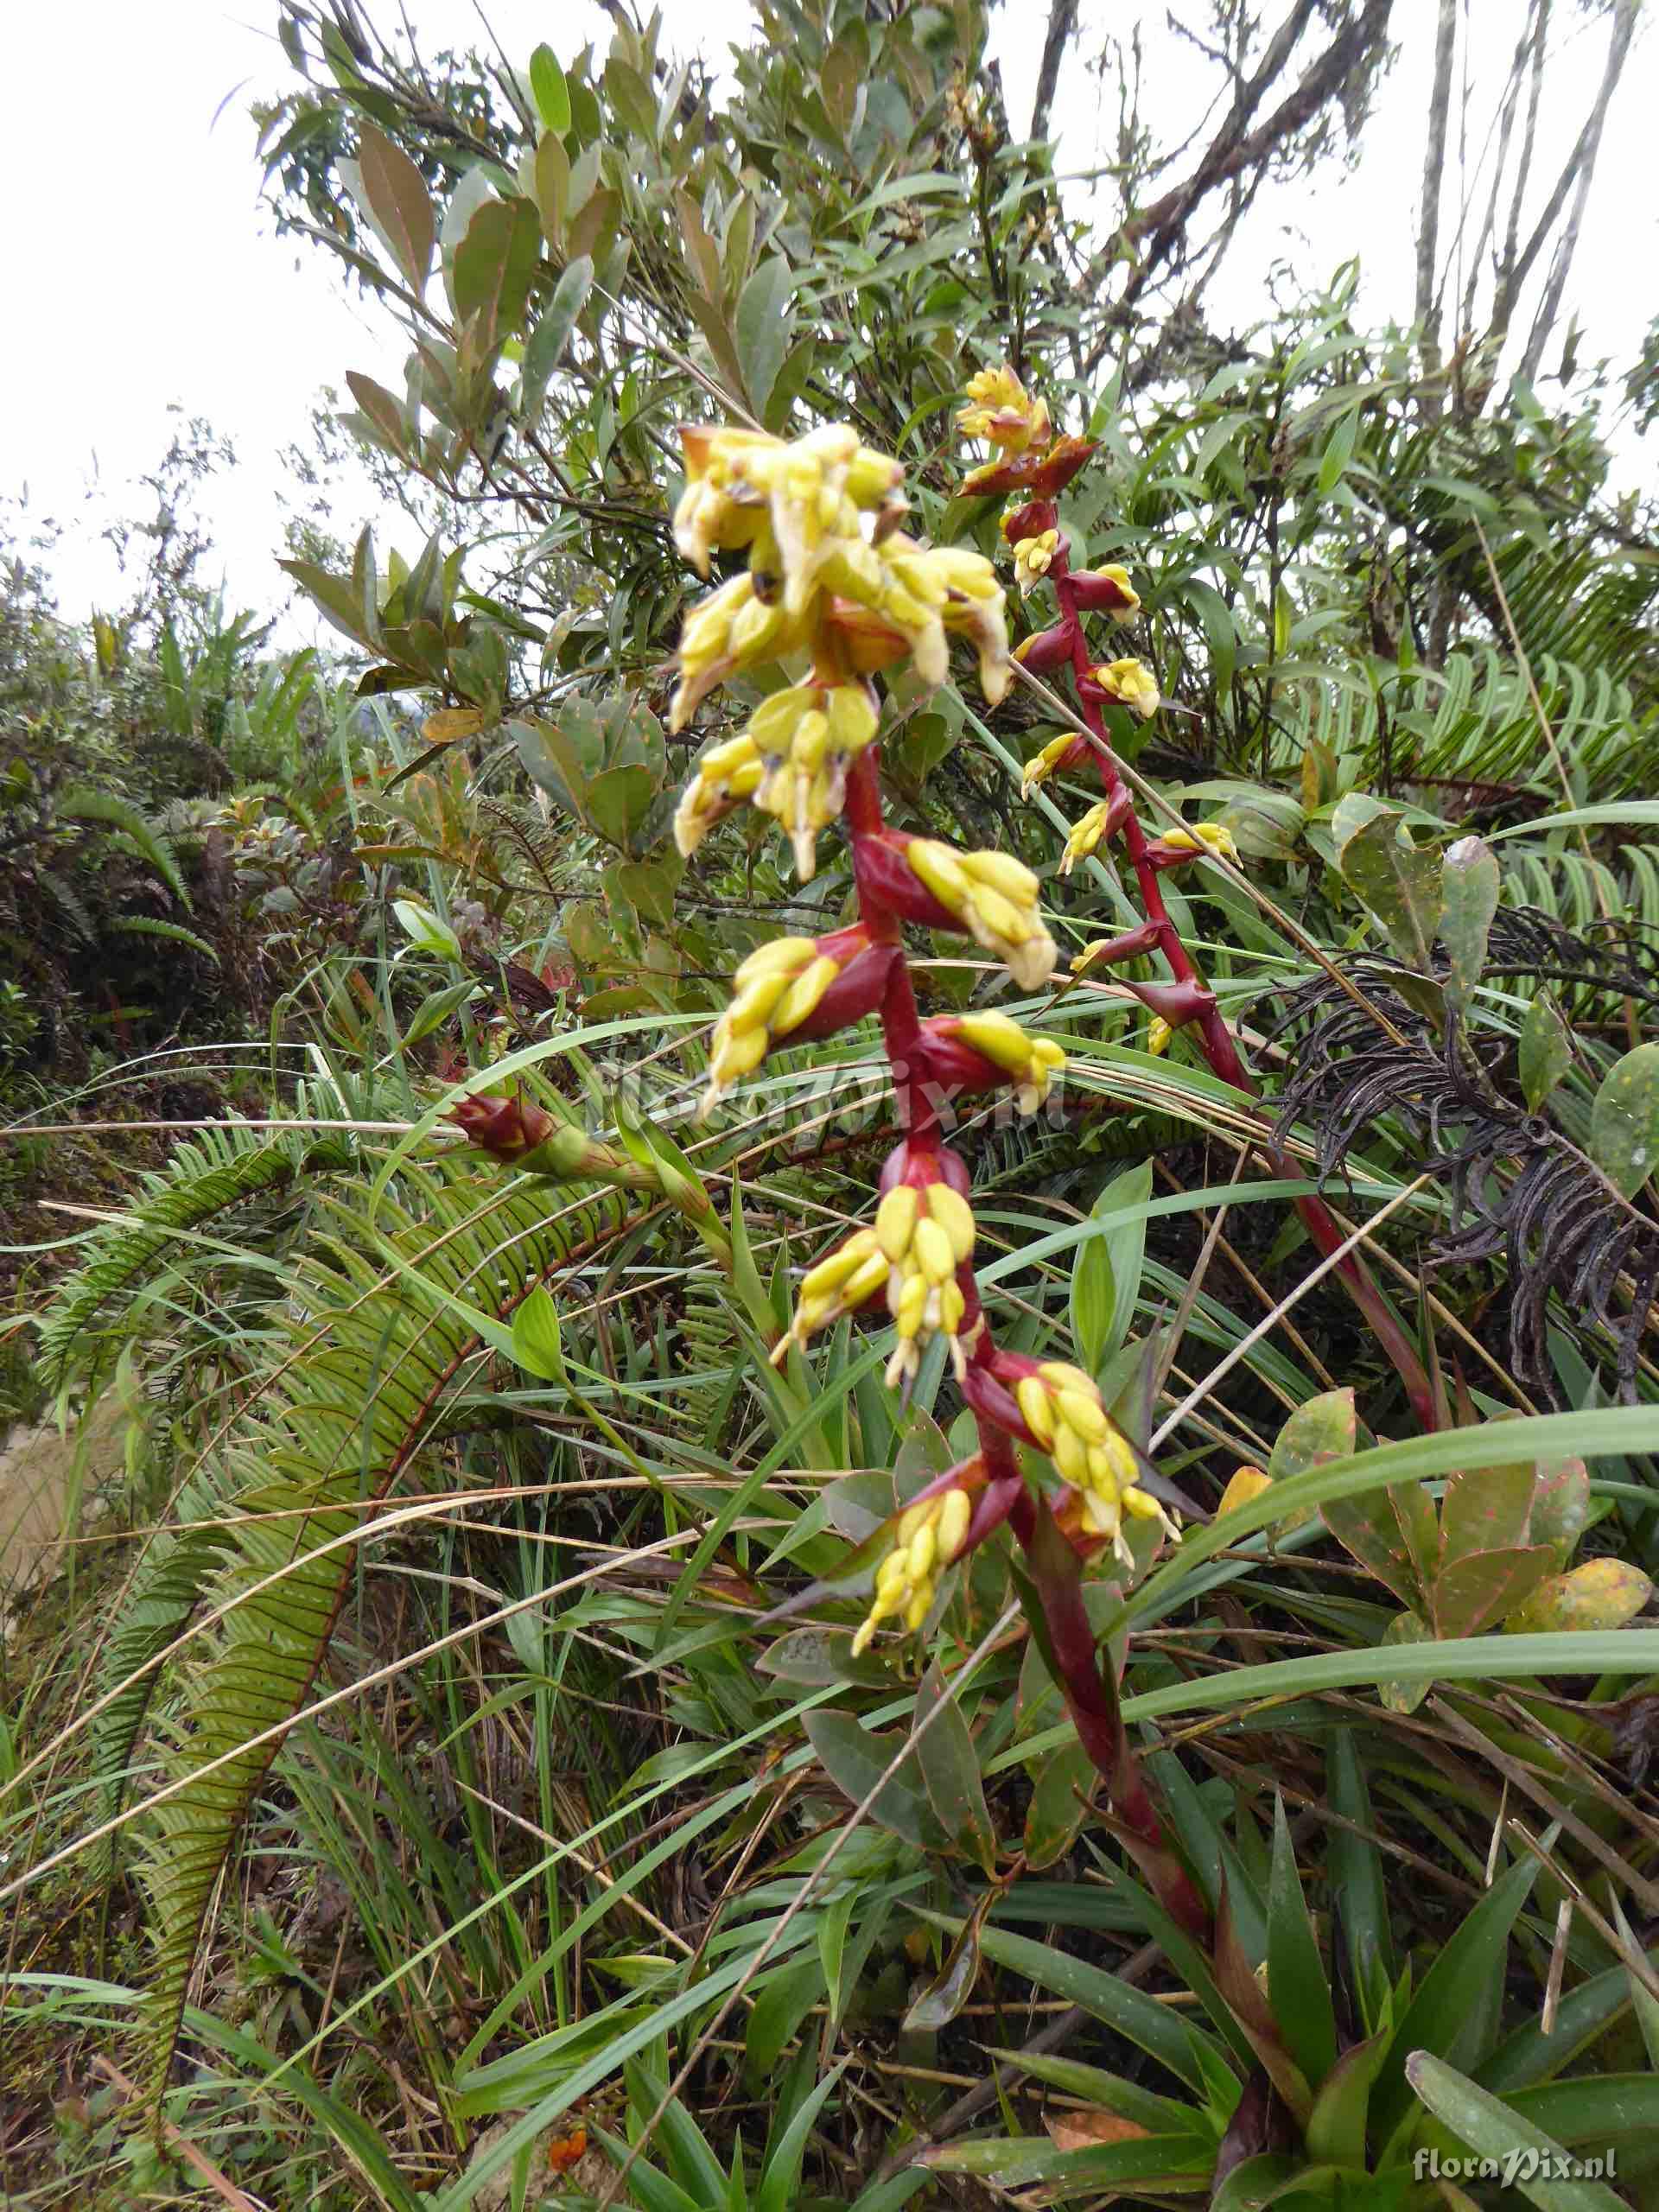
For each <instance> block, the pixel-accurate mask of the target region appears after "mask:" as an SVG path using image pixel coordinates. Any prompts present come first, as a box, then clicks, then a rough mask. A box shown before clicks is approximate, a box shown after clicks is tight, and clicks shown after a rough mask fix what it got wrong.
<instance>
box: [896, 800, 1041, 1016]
mask: <svg viewBox="0 0 1659 2212" xmlns="http://www.w3.org/2000/svg"><path fill="white" fill-rule="evenodd" d="M905 858H906V861H908V863H909V865H910V868H911V871H912V874H914V875H915V876H916V877H917V878H918V880H919V881H920V882H921V883H922V885H923V886H924V887H925V889H926V890H927V891H929V892H930V893H931V894H932V896H933V897H934V898H935V899H937V900H938V903H939V905H940V906H942V907H944V910H945V912H946V913H947V914H949V915H950V916H952V917H954V918H955V919H956V920H957V921H958V922H960V923H961V924H962V925H963V927H964V928H965V929H966V930H967V931H968V932H969V935H970V936H971V937H972V938H974V940H975V942H976V944H982V945H983V946H984V948H985V950H986V951H987V952H990V953H994V954H995V956H996V957H997V958H998V959H999V960H1000V961H1001V963H1003V965H1004V966H1005V967H1006V968H1007V971H1008V973H1009V974H1010V975H1011V976H1013V977H1014V981H1015V982H1017V983H1019V984H1020V986H1021V987H1022V988H1024V989H1026V990H1027V991H1034V990H1036V989H1037V988H1039V986H1040V985H1042V984H1044V983H1046V982H1047V981H1048V979H1049V977H1050V976H1052V974H1053V972H1054V963H1055V961H1056V960H1057V959H1058V953H1057V952H1056V950H1055V948H1054V940H1053V938H1052V937H1050V935H1049V934H1048V931H1046V929H1045V928H1044V927H1043V924H1042V918H1041V916H1040V913H1039V907H1038V891H1039V885H1038V881H1037V878H1036V877H1035V876H1034V875H1033V874H1032V872H1031V870H1030V869H1029V868H1027V867H1026V865H1025V863H1024V862H1023V861H1017V860H1015V859H1014V857H1013V856H1012V855H1010V854H1007V853H959V852H957V851H956V850H955V849H954V848H953V847H951V846H950V845H946V844H943V843H941V842H939V841H938V839H937V838H933V837H912V839H911V841H910V842H909V843H908V844H907V845H906V847H905Z"/></svg>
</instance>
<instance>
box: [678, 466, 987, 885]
mask: <svg viewBox="0 0 1659 2212" xmlns="http://www.w3.org/2000/svg"><path fill="white" fill-rule="evenodd" d="M680 435H681V440H682V443H683V448H684V454H685V471H686V486H685V491H684V493H683V495H682V497H681V499H680V503H679V505H678V506H677V509H676V511H675V516H674V540H675V543H676V544H677V546H678V548H679V550H680V551H681V552H682V553H683V555H684V556H685V557H686V559H687V560H688V561H690V563H691V564H692V566H693V567H694V568H696V569H697V570H698V571H699V573H700V574H702V575H705V576H706V575H708V574H709V562H710V557H711V556H712V555H713V554H714V553H715V551H717V550H718V551H722V552H728V553H731V552H742V553H744V554H747V558H748V564H749V565H748V569H747V574H745V575H740V576H734V577H733V578H732V579H731V581H730V582H727V583H724V584H722V585H721V587H720V588H719V589H718V590H717V591H715V592H713V593H711V594H710V595H709V598H707V599H706V600H703V601H702V602H701V603H700V604H699V605H698V606H696V607H693V608H692V610H691V612H690V613H689V614H688V615H687V617H686V620H685V625H684V627H683V631H682V632H681V637H680V652H679V661H680V681H679V684H678V688H677V690H676V691H675V694H674V697H673V701H672V702H671V708H670V714H669V725H670V728H671V729H673V730H680V729H683V728H685V726H686V724H687V723H688V722H689V721H690V719H691V716H692V715H693V714H694V713H695V712H696V709H697V707H698V706H699V704H700V703H701V702H702V700H703V699H705V698H706V697H707V696H708V695H709V692H711V691H712V690H715V687H716V686H717V685H719V684H721V683H725V682H727V681H728V678H730V677H734V676H736V675H738V674H740V673H741V672H743V671H748V670H759V669H760V668H761V667H762V666H763V665H766V664H775V663H777V662H779V661H781V660H784V659H785V658H789V657H791V656H792V655H795V654H800V655H803V656H804V657H805V658H808V659H809V660H810V671H809V673H808V674H807V676H806V678H805V680H804V682H801V683H791V684H789V685H787V686H786V687H785V688H784V689H782V690H775V691H773V692H772V695H771V696H770V697H768V698H767V699H766V700H764V701H763V702H761V704H760V706H759V707H758V708H757V709H755V711H754V713H753V715H752V716H751V717H750V720H749V721H748V723H747V727H746V728H744V729H743V730H742V732H741V734H739V735H738V736H736V737H733V738H728V739H726V740H723V741H721V742H720V743H719V744H717V745H715V747H713V748H712V750H711V751H709V753H706V754H705V755H704V756H703V759H702V761H701V762H700V764H699V766H698V768H697V771H696V774H695V775H694V776H693V778H692V779H691V781H690V785H688V787H687V789H686V791H685V794H684V797H683V800H682V802H681V804H680V810H679V813H678V815H677V817H676V821H675V836H676V839H677V842H678V844H679V848H680V850H681V851H682V853H684V854H687V855H689V854H690V853H691V852H692V851H693V850H695V849H696V846H697V844H698V843H699V842H701V840H702V837H703V836H705V834H706V833H707V831H708V830H709V828H710V827H711V825H712V824H713V823H715V822H716V821H718V820H719V818H720V817H721V815H722V814H724V813H725V812H726V811H727V810H728V809H729V808H731V807H733V806H735V805H737V804H739V803H740V802H741V801H743V800H747V801H749V802H750V803H751V804H753V805H754V806H756V807H758V808H760V810H761V811H762V812H764V813H766V814H770V815H772V816H774V817H776V818H777V820H778V821H779V822H780V823H782V824H783V825H784V828H785V830H786V831H787V832H788V835H789V836H790V839H791V842H792V844H793V846H794V849H795V860H796V865H797V868H798V870H799V872H800V874H801V875H802V877H803V878H805V877H808V876H810V874H812V872H813V869H814V867H815V865H816V849H817V833H818V831H819V830H821V829H824V828H826V827H827V826H828V824H829V823H831V822H833V821H834V820H835V819H836V816H837V815H838V814H839V813H840V812H841V810H842V803H843V800H844V798H845V796H846V784H847V771H848V766H849V762H850V761H851V760H853V759H854V758H855V756H856V755H857V754H858V753H861V752H862V751H863V749H864V747H866V746H868V744H869V743H870V742H871V741H872V740H873V739H874V736H875V734H876V728H877V722H878V719H879V709H878V706H877V702H876V700H875V697H874V693H873V692H872V691H871V690H870V688H869V686H868V682H867V681H866V680H865V679H866V678H868V677H869V676H870V675H872V674H873V673H874V672H875V671H878V670H880V669H882V668H885V667H888V666H891V665H892V664H893V663H895V662H896V661H899V660H903V659H906V658H908V659H910V660H911V661H912V662H913V664H914V665H915V668H916V671H917V672H918V675H920V676H921V677H924V678H925V680H926V681H927V682H928V683H943V682H944V679H945V677H946V676H947V675H948V674H949V672H950V658H949V639H950V636H951V634H952V633H960V634H962V635H963V636H965V637H966V638H968V639H970V640H971V642H972V644H973V645H974V648H975V650H976V653H977V655H978V659H979V681H980V687H981V689H982V690H983V692H984V694H985V696H986V698H987V699H988V700H989V701H990V702H991V703H992V704H993V705H995V702H997V701H998V700H999V699H1001V697H1002V696H1003V694H1004V692H1005V691H1006V690H1007V684H1008V648H1007V630H1006V628H1005V626H1004V621H1003V600H1002V588H1001V585H1000V584H999V583H998V582H997V581H996V573H995V569H993V567H992V565H991V563H989V562H988V560H986V559H985V558H984V557H983V556H982V555H981V554H978V553H972V552H965V551H963V550H961V549H959V548H957V547H955V546H935V545H924V544H922V543H920V542H919V541H918V539H916V538H913V537H907V536H906V534H905V532H904V531H902V530H900V529H899V521H900V519H901V518H902V516H903V514H904V512H905V504H906V503H905V499H904V495H903V493H902V492H901V490H900V488H899V486H900V481H901V478H902V474H903V472H902V470H901V469H900V467H899V463H898V462H897V461H892V460H889V459H888V457H887V455H886V454H880V453H876V452H874V450H873V449H872V448H870V447H868V446H866V445H862V444H861V443H860V442H859V438H858V434H857V432H856V431H855V430H854V429H851V428H849V426H848V425H847V424H845V423H829V424H826V425H825V426H824V427H823V428H822V429H817V430H812V431H809V432H808V433H807V435H805V436H804V437H799V438H796V439H794V440H792V441H789V440H785V439H783V438H775V437H770V436H767V435H766V434H765V433H763V432H760V431H758V430H734V429H706V428H689V429H683V430H682V431H681V433H680Z"/></svg>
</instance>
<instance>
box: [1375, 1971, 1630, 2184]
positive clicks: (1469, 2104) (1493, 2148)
mask: <svg viewBox="0 0 1659 2212" xmlns="http://www.w3.org/2000/svg"><path fill="white" fill-rule="evenodd" d="M1413 2009H1415V2008H1413ZM1409 2018H1410V2014H1408V2015H1407V2019H1408V2021H1409ZM1406 2076H1407V2079H1408V2082H1409V2084H1410V2086H1411V2088H1414V2090H1415V2091H1416V2093H1417V2094H1418V2095H1419V2096H1420V2097H1421V2099H1422V2101H1423V2102H1424V2104H1426V2105H1427V2107H1428V2109H1429V2110H1430V2112H1432V2113H1433V2114H1434V2116H1435V2118H1436V2119H1437V2120H1442V2121H1444V2122H1445V2124H1446V2126H1447V2127H1449V2128H1450V2129H1451V2130H1452V2133H1453V2134H1455V2135H1457V2136H1458V2137H1459V2138H1460V2139H1461V2140H1462V2141H1464V2142H1465V2143H1466V2144H1467V2145H1469V2147H1470V2149H1471V2151H1475V2152H1479V2153H1480V2155H1481V2156H1482V2157H1483V2158H1497V2159H1499V2160H1503V2161H1506V2162H1512V2164H1509V2165H1508V2166H1507V2169H1506V2171H1507V2174H1508V2180H1509V2185H1510V2187H1511V2188H1513V2189H1517V2190H1520V2192H1521V2194H1522V2196H1524V2197H1525V2198H1526V2200H1527V2202H1529V2204H1535V2205H1536V2206H1537V2207H1538V2208H1539V2212H1629V2208H1628V2207H1627V2206H1625V2205H1624V2203H1623V2202H1622V2201H1621V2199H1619V2198H1618V2197H1617V2196H1614V2194H1613V2192H1612V2190H1611V2189H1609V2188H1607V2187H1606V2186H1605V2183H1601V2182H1599V2181H1557V2180H1555V2179H1554V2177H1553V2175H1552V2176H1551V2177H1549V2178H1545V2177H1544V2172H1545V2171H1546V2169H1545V2168H1543V2167H1542V2166H1541V2161H1551V2160H1554V2158H1562V2157H1565V2155H1566V2152H1565V2146H1564V2145H1561V2144H1560V2143H1557V2142H1556V2141H1555V2140H1554V2138H1553V2137H1551V2136H1548V2135H1546V2134H1545V2133H1543V2131H1542V2129H1541V2128H1538V2127H1535V2126H1532V2125H1531V2124H1530V2123H1529V2121H1527V2120H1522V2118H1521V2117H1520V2115H1519V2114H1518V2113H1515V2112H1513V2111H1511V2110H1510V2107H1509V2106H1508V2105H1506V2104H1503V2103H1502V2102H1500V2101H1499V2100H1498V2099H1497V2097H1494V2096H1492V2095H1491V2094H1489V2093H1488V2092H1487V2091H1486V2090H1484V2089H1483V2088H1478V2087H1477V2085H1476V2084H1475V2083H1474V2082H1471V2080H1470V2079H1469V2077H1468V2075H1466V2074H1464V2073H1461V2072H1459V2069H1457V2068H1456V2067H1455V2066H1452V2065H1449V2064H1448V2063H1446V2061H1444V2060H1443V2059H1440V2058H1438V2057H1436V2056H1434V2054H1433V2052H1431V2051H1427V2050H1414V2051H1413V2052H1412V2054H1411V2056H1410V2057H1409V2058H1408V2060H1407V2062H1406Z"/></svg>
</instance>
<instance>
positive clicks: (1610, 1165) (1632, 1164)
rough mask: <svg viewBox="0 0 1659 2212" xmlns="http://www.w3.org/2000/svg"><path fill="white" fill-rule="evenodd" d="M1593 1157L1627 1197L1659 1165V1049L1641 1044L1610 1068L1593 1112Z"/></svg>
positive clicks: (1591, 1129)
mask: <svg viewBox="0 0 1659 2212" xmlns="http://www.w3.org/2000/svg"><path fill="white" fill-rule="evenodd" d="M1590 1154H1591V1157H1592V1159H1593V1160H1594V1161H1595V1163H1596V1165H1597V1166H1598V1167H1599V1168H1600V1170H1601V1172H1602V1173H1603V1174H1604V1175H1605V1176H1606V1178H1607V1179H1608V1181H1609V1182H1610V1183H1611V1184H1612V1185H1614V1186H1615V1187H1616V1188H1617V1189H1618V1190H1619V1191H1621V1192H1623V1193H1624V1196H1625V1197H1626V1198H1634V1197H1635V1196H1636V1193H1637V1192H1638V1191H1639V1190H1640V1189H1641V1187H1642V1185H1643V1184H1644V1183H1645V1182H1646V1181H1647V1179H1648V1178H1649V1175H1651V1174H1652V1173H1653V1171H1654V1167H1655V1166H1656V1164H1659V1045H1638V1046H1637V1048H1636V1050H1635V1051H1634V1052H1626V1053H1625V1055H1624V1058H1623V1059H1622V1060H1619V1061H1618V1062H1617V1063H1616V1064H1615V1065H1613V1066H1612V1067H1611V1068H1609V1069H1608V1071H1607V1073H1606V1075H1605V1077H1604V1078H1603V1080H1602V1085H1601V1089H1600V1090H1599V1091H1598V1092H1597V1093H1596V1103H1595V1104H1594V1105H1593V1106H1592V1108H1591V1109H1590Z"/></svg>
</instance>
